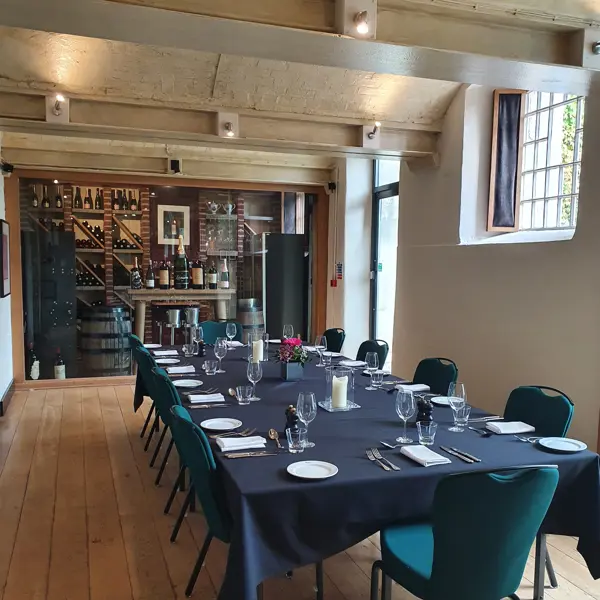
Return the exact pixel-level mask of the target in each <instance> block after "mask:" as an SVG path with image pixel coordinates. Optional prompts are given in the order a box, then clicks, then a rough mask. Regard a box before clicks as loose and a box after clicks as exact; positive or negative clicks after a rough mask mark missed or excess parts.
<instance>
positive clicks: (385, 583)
mask: <svg viewBox="0 0 600 600" xmlns="http://www.w3.org/2000/svg"><path fill="white" fill-rule="evenodd" d="M381 573H382V575H383V579H382V581H381V600H392V578H391V577H388V576H387V575H386V574H385V571H381Z"/></svg>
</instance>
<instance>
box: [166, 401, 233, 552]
mask: <svg viewBox="0 0 600 600" xmlns="http://www.w3.org/2000/svg"><path fill="white" fill-rule="evenodd" d="M171 413H172V416H173V418H172V427H171V431H172V434H173V439H174V440H175V443H176V445H177V449H178V450H179V452H180V453H181V457H182V459H183V462H184V463H185V465H186V466H187V467H188V469H189V472H190V477H191V478H192V483H193V484H194V489H195V491H196V496H198V500H199V501H200V504H201V505H202V510H203V512H204V516H205V518H206V521H207V523H208V527H209V529H210V531H211V533H212V534H213V535H214V536H215V537H217V538H218V539H220V540H221V541H223V542H226V543H229V539H230V533H231V519H230V517H229V514H228V513H227V510H226V506H227V503H226V499H225V495H224V491H223V488H222V483H221V478H220V477H219V476H218V474H217V467H216V465H215V459H214V456H213V453H212V449H211V447H210V443H209V441H208V439H207V437H206V435H205V434H204V432H203V431H202V429H200V427H198V426H197V425H196V424H195V423H194V422H193V421H192V419H191V418H190V414H189V413H188V411H187V410H186V409H185V408H184V407H183V406H173V407H172V408H171Z"/></svg>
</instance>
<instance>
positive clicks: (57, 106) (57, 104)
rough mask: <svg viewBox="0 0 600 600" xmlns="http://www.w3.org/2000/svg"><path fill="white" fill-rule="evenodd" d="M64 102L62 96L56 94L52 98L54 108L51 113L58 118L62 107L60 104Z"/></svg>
mask: <svg viewBox="0 0 600 600" xmlns="http://www.w3.org/2000/svg"><path fill="white" fill-rule="evenodd" d="M64 101H65V97H64V96H63V95H62V94H56V96H54V108H53V109H52V112H53V113H54V114H55V115H56V116H57V117H58V115H60V113H61V112H62V106H61V104H62V103H63V102H64Z"/></svg>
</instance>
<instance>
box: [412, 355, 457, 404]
mask: <svg viewBox="0 0 600 600" xmlns="http://www.w3.org/2000/svg"><path fill="white" fill-rule="evenodd" d="M457 378H458V367H457V366H456V363H455V362H454V361H453V360H451V359H449V358H424V359H423V360H422V361H421V362H419V364H418V365H417V368H416V369H415V374H414V375H413V378H412V382H413V383H424V384H425V385H428V386H429V388H430V391H431V393H432V394H438V395H440V396H446V395H447V394H448V387H449V386H450V384H451V383H454V382H456V380H457Z"/></svg>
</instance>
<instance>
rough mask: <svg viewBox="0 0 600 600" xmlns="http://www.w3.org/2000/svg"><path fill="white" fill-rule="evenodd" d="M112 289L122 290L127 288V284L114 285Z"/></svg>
mask: <svg viewBox="0 0 600 600" xmlns="http://www.w3.org/2000/svg"><path fill="white" fill-rule="evenodd" d="M113 289H114V290H115V291H118V292H122V291H124V290H128V289H129V286H128V285H115V286H114V288H113Z"/></svg>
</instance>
